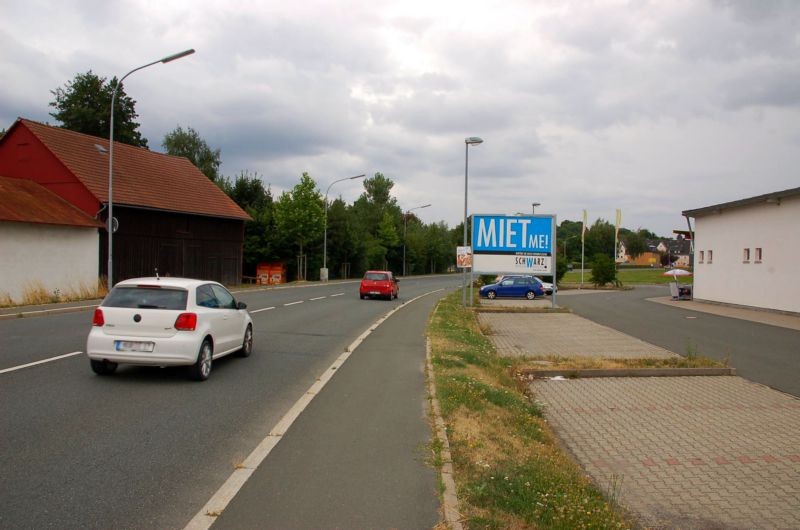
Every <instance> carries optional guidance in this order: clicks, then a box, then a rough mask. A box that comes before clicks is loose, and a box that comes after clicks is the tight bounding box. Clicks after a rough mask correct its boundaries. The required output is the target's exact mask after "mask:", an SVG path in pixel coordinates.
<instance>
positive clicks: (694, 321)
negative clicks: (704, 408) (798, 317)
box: [558, 285, 800, 396]
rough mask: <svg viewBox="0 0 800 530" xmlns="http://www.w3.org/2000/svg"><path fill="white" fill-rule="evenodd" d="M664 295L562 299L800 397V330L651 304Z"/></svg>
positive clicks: (639, 291)
mask: <svg viewBox="0 0 800 530" xmlns="http://www.w3.org/2000/svg"><path fill="white" fill-rule="evenodd" d="M659 296H669V287H667V286H649V285H648V286H637V287H636V288H635V289H633V290H631V291H609V292H607V293H605V292H604V293H588V294H579V295H566V296H559V297H558V304H559V305H561V306H563V307H568V308H570V309H572V310H573V311H574V312H575V313H576V314H578V315H580V316H582V317H585V318H588V319H590V320H593V321H595V322H598V323H600V324H603V325H605V326H608V327H611V328H614V329H616V330H619V331H622V332H623V333H627V334H628V335H632V336H634V337H637V338H639V339H642V340H644V341H646V342H649V343H651V344H655V345H656V346H661V347H662V348H666V349H668V350H671V351H673V352H675V353H678V354H680V355H687V354H689V353H691V352H693V353H695V354H697V355H703V356H706V357H710V358H712V359H717V360H725V359H728V360H729V362H730V366H732V367H734V368H736V372H737V375H741V376H742V377H745V378H747V379H749V380H751V381H755V382H758V383H761V384H764V385H767V386H770V387H772V388H775V389H777V390H780V391H782V392H786V393H788V394H792V395H794V396H800V331H796V330H791V329H786V328H781V327H777V326H770V325H767V324H760V323H757V322H750V321H747V320H739V319H735V318H728V317H722V316H717V315H711V314H707V313H698V312H696V311H690V310H688V309H680V308H675V307H671V306H666V305H663V304H658V303H655V302H648V301H647V298H655V297H659Z"/></svg>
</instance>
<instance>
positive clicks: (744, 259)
mask: <svg viewBox="0 0 800 530" xmlns="http://www.w3.org/2000/svg"><path fill="white" fill-rule="evenodd" d="M742 263H750V249H749V248H746V249H744V252H743V253H742Z"/></svg>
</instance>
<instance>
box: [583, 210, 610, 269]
mask: <svg viewBox="0 0 800 530" xmlns="http://www.w3.org/2000/svg"><path fill="white" fill-rule="evenodd" d="M585 254H586V255H587V256H594V255H595V254H607V255H608V256H609V258H611V257H612V256H615V255H616V253H615V252H614V225H612V224H611V223H609V222H608V221H606V220H604V219H598V220H597V221H595V223H594V224H593V225H592V226H591V227H590V228H589V229H588V230H587V231H586V250H585ZM612 261H613V258H612Z"/></svg>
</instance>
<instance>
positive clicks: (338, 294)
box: [331, 293, 344, 298]
mask: <svg viewBox="0 0 800 530" xmlns="http://www.w3.org/2000/svg"><path fill="white" fill-rule="evenodd" d="M342 295H344V293H337V294H332V295H331V298H333V297H334V296H342Z"/></svg>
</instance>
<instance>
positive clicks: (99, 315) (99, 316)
mask: <svg viewBox="0 0 800 530" xmlns="http://www.w3.org/2000/svg"><path fill="white" fill-rule="evenodd" d="M105 324H106V320H105V319H104V318H103V310H102V309H100V308H99V307H98V308H96V309H95V310H94V317H92V325H93V326H104V325H105Z"/></svg>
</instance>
